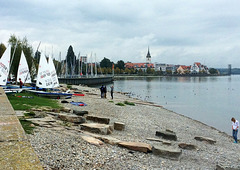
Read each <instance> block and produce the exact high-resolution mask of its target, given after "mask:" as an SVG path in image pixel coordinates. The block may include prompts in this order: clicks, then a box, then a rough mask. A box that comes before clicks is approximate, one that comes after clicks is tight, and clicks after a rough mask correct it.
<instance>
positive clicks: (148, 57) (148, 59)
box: [146, 46, 151, 63]
mask: <svg viewBox="0 0 240 170" xmlns="http://www.w3.org/2000/svg"><path fill="white" fill-rule="evenodd" d="M146 60H147V63H151V55H150V50H149V46H148V53H147V56H146Z"/></svg>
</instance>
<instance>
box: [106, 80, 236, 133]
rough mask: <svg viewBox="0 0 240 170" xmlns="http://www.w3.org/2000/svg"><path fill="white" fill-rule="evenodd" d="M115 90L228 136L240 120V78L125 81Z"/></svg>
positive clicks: (116, 86)
mask: <svg viewBox="0 0 240 170" xmlns="http://www.w3.org/2000/svg"><path fill="white" fill-rule="evenodd" d="M107 86H108V89H109V88H110V86H109V85H107ZM114 90H115V91H121V92H130V95H131V96H132V97H137V98H139V99H142V100H147V101H151V102H154V103H157V104H159V105H162V106H163V107H165V108H167V109H169V110H172V111H174V112H177V113H180V114H183V115H185V116H188V117H191V118H193V119H196V120H199V121H201V122H204V123H206V124H208V125H210V126H213V127H215V128H217V129H219V130H221V131H224V132H227V133H228V134H231V120H230V119H231V117H235V118H237V119H238V120H239V119H240V107H239V106H240V98H239V94H240V75H235V76H222V77H153V78H152V77H151V78H146V77H144V78H141V77H140V78H123V79H121V80H117V81H114Z"/></svg>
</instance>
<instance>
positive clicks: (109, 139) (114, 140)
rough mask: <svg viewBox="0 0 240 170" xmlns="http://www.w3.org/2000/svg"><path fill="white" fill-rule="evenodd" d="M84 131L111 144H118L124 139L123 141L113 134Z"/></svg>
mask: <svg viewBox="0 0 240 170" xmlns="http://www.w3.org/2000/svg"><path fill="white" fill-rule="evenodd" d="M83 133H84V134H86V135H89V136H92V137H94V138H97V139H100V140H101V141H103V142H105V143H108V144H110V145H117V144H119V143H120V142H123V141H121V140H119V139H117V138H113V137H111V136H104V135H99V134H94V133H90V132H84V131H83Z"/></svg>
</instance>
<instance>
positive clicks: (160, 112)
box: [27, 86, 240, 169]
mask: <svg viewBox="0 0 240 170" xmlns="http://www.w3.org/2000/svg"><path fill="white" fill-rule="evenodd" d="M74 87H77V86H74ZM78 88H79V89H80V90H83V91H84V93H85V96H84V97H81V96H80V97H74V98H72V99H67V100H68V101H75V102H84V103H86V104H87V106H85V107H79V106H74V105H71V104H63V105H64V106H65V107H69V108H71V109H74V110H86V111H88V112H89V115H97V116H101V117H108V118H110V124H113V123H114V122H116V121H117V122H123V123H125V125H126V128H125V130H124V131H116V130H115V131H114V132H113V133H112V134H111V135H110V136H111V137H115V138H117V139H120V140H122V141H131V142H132V141H134V142H144V143H148V144H150V145H152V146H153V145H156V144H158V145H159V142H154V141H149V140H147V138H158V137H157V136H155V133H156V131H159V130H166V129H170V130H172V131H174V132H176V134H177V137H178V140H177V141H174V142H171V143H172V146H173V147H178V144H179V143H191V144H193V145H196V146H197V148H198V149H197V150H182V156H181V158H180V160H178V161H176V160H170V159H166V158H161V157H159V156H156V155H153V154H152V153H142V152H137V151H130V150H128V149H125V148H122V147H119V146H113V145H110V144H104V145H101V146H95V145H92V144H89V143H87V142H86V141H84V140H83V139H82V138H81V137H80V132H79V131H77V130H74V129H80V128H79V127H78V126H73V127H70V128H65V127H63V128H62V129H61V130H58V129H54V128H51V127H49V128H46V127H37V128H36V130H35V132H34V134H33V135H27V136H28V138H29V141H30V142H31V144H32V146H33V148H34V150H35V152H36V153H37V155H38V156H39V159H40V161H41V163H42V165H43V167H44V168H45V169H216V165H217V164H226V165H229V166H233V167H240V154H239V151H240V145H239V144H234V143H233V139H232V137H230V136H228V135H227V134H225V133H222V132H220V131H218V130H216V129H214V128H212V127H209V126H207V125H205V124H203V123H201V122H198V121H195V120H192V119H190V118H187V117H185V116H182V115H179V114H177V113H174V112H171V111H168V110H166V109H164V108H161V107H156V106H152V105H151V104H146V103H145V104H136V105H135V106H129V105H126V106H117V105H115V104H116V103H118V102H123V101H125V100H127V101H132V102H136V103H139V102H141V101H139V100H136V99H132V98H129V97H128V96H126V95H123V94H120V93H114V100H113V101H114V103H112V102H109V101H110V93H108V94H107V99H101V98H100V94H99V93H100V91H99V89H94V88H89V87H85V86H84V87H79V86H78ZM229 126H230V127H229V128H231V122H229ZM69 129H72V130H69ZM195 136H204V137H210V138H212V139H214V140H216V141H217V142H216V144H208V143H206V142H200V141H197V140H195V139H194V137H195Z"/></svg>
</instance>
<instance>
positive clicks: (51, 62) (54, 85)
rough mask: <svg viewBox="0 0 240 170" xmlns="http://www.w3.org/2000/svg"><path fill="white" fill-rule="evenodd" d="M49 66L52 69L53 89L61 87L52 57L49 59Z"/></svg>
mask: <svg viewBox="0 0 240 170" xmlns="http://www.w3.org/2000/svg"><path fill="white" fill-rule="evenodd" d="M48 65H49V68H50V74H51V78H52V87H53V88H55V87H59V82H58V77H57V72H56V69H55V66H54V63H53V60H52V57H49V59H48Z"/></svg>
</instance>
